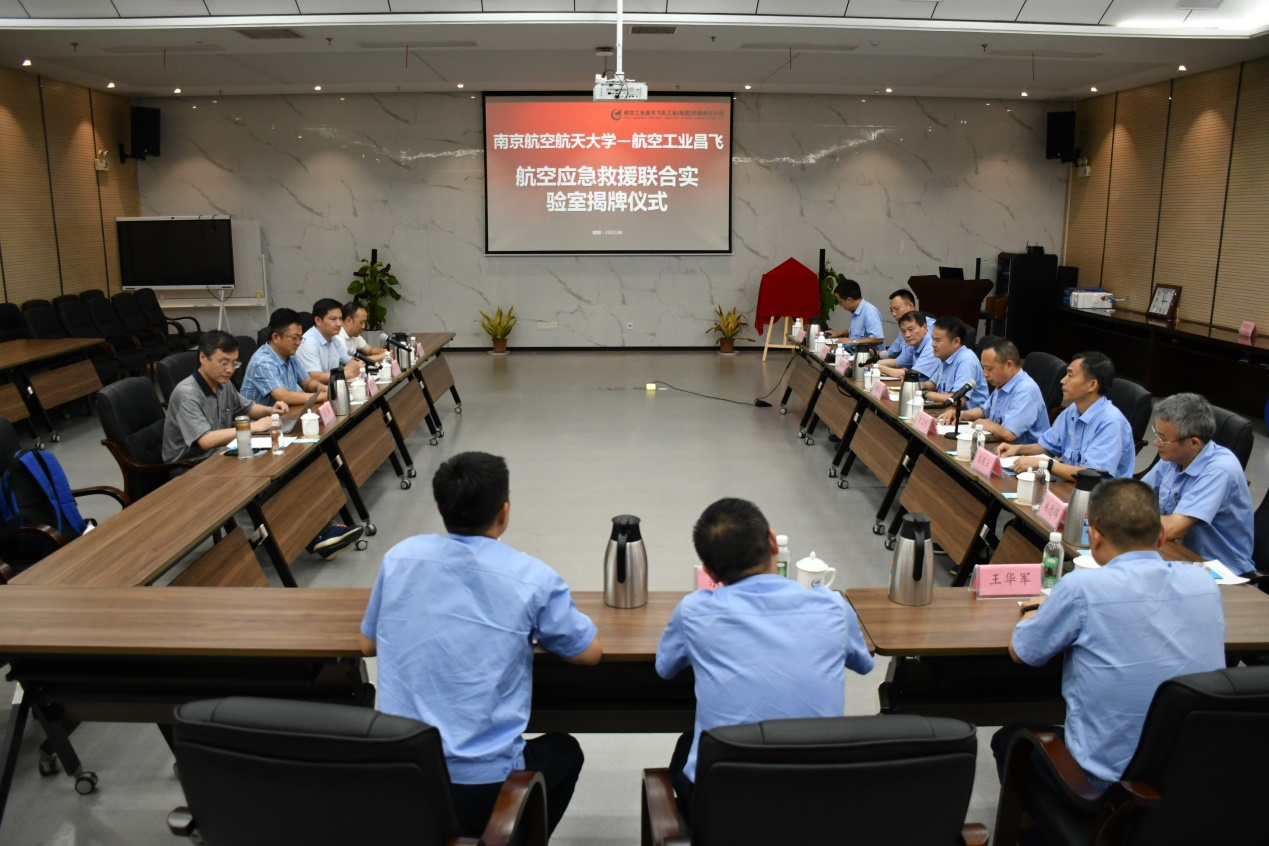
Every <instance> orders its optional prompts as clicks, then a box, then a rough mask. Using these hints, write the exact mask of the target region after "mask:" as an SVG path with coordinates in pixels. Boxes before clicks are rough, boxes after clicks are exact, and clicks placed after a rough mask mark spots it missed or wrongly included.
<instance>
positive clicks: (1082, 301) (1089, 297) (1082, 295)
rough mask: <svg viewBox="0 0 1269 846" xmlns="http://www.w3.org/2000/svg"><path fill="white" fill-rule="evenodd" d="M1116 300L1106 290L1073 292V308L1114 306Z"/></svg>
mask: <svg viewBox="0 0 1269 846" xmlns="http://www.w3.org/2000/svg"><path fill="white" fill-rule="evenodd" d="M1114 307H1115V301H1114V299H1113V297H1112V295H1111V294H1108V293H1107V292H1105V291H1076V292H1074V293H1073V294H1071V308H1114Z"/></svg>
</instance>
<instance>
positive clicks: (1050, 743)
mask: <svg viewBox="0 0 1269 846" xmlns="http://www.w3.org/2000/svg"><path fill="white" fill-rule="evenodd" d="M1018 734H1019V736H1020V737H1021V739H1022V740H1023V741H1024V742H1026V741H1029V742H1031V743H1032V744H1034V745H1035V747H1036V748H1037V749H1038V750H1039V751H1040V753H1041V763H1042V764H1043V765H1044V766H1045V768H1046V769H1048V771H1049V772H1050V773H1051V774H1052V775H1053V777H1054V780H1055V781H1056V782H1057V783H1058V784H1059V785H1060V786H1061V787H1062V789H1063V792H1064V793H1066V798H1067V799H1069V800H1070V801H1071V802H1073V803H1074V804H1075V805H1077V806H1078V807H1080V808H1082V809H1083V810H1085V811H1096V810H1097V809H1098V808H1100V807H1101V804H1102V801H1103V800H1104V797H1103V795H1102V792H1101V791H1100V790H1098V789H1097V788H1096V787H1093V784H1092V782H1090V781H1089V780H1088V774H1087V773H1085V772H1084V768H1083V767H1081V766H1080V765H1079V763H1078V762H1077V761H1076V760H1075V759H1074V758H1073V757H1071V751H1070V750H1069V749H1067V748H1066V744H1065V743H1063V742H1062V741H1061V740H1059V739H1058V736H1057V735H1056V734H1054V733H1053V732H1051V731H1024V732H1019V733H1018ZM1015 742H1018V741H1015Z"/></svg>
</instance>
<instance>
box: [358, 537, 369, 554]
mask: <svg viewBox="0 0 1269 846" xmlns="http://www.w3.org/2000/svg"><path fill="white" fill-rule="evenodd" d="M369 548H370V541H364V540H359V541H357V551H358V552H365V551H366V550H367V549H369Z"/></svg>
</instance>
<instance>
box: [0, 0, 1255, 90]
mask: <svg viewBox="0 0 1269 846" xmlns="http://www.w3.org/2000/svg"><path fill="white" fill-rule="evenodd" d="M1213 5H1215V6H1216V7H1217V8H1214V9H1213V8H1208V9H1201V10H1195V9H1178V8H1177V7H1178V6H1183V7H1193V6H1213ZM615 7H616V3H615V0H0V64H3V65H5V66H8V67H18V66H20V65H21V63H22V61H23V60H24V59H28V58H29V59H30V60H31V61H32V66H31V67H30V68H29V71H30V72H32V73H39V74H43V75H46V76H50V77H53V78H56V79H62V80H66V81H69V82H75V83H78V84H82V85H87V86H90V87H93V88H105V87H106V84H107V82H114V83H115V85H116V88H115V90H116V91H118V92H119V93H122V94H130V95H154V94H165V95H170V94H171V93H172V90H173V89H174V88H176V87H180V88H181V89H182V92H183V96H194V97H196V96H206V95H215V94H221V93H223V94H275V93H304V92H307V93H313V87H314V85H319V84H320V85H321V86H322V93H323V94H339V93H350V92H382V91H395V90H401V91H453V90H455V89H456V86H457V85H458V83H460V82H461V83H463V84H464V86H465V89H464V90H465V91H467V92H471V93H476V92H480V91H489V90H500V91H507V90H551V91H555V90H560V91H563V90H573V91H580V90H587V89H589V87H590V85H591V83H592V80H593V77H594V74H595V73H598V72H602V71H604V70H605V69H608V70H611V69H612V68H613V67H614V64H615V62H614V60H613V59H611V58H610V59H608V60H607V61H605V59H604V58H601V57H598V56H596V55H595V48H596V47H599V46H611V45H613V43H614V41H615V40H616V29H615V15H614V10H615ZM624 8H625V17H626V24H627V26H626V27H625V29H624V30H623V32H624V36H623V40H624V68H625V71H626V74H627V76H628V77H630V78H632V79H636V80H639V81H642V82H647V83H648V84H649V86H650V88H651V89H652V90H653V91H658V90H663V91H664V90H670V91H672V90H675V89H678V90H681V91H741V90H743V89H744V86H745V85H752V86H753V89H752V90H754V91H757V92H776V93H826V94H827V93H834V94H867V93H873V92H881V91H884V89H885V88H887V87H889V88H892V89H893V91H894V94H897V95H909V96H947V97H959V96H971V97H985V98H993V99H995V98H1015V97H1019V96H1020V95H1021V92H1022V91H1027V92H1028V94H1029V95H1030V97H1032V98H1040V99H1062V100H1070V99H1077V98H1081V97H1085V96H1089V95H1090V89H1091V88H1092V87H1093V86H1096V87H1097V88H1098V89H1099V90H1100V91H1101V92H1106V91H1113V90H1118V89H1121V88H1128V87H1132V86H1136V85H1143V84H1148V83H1151V82H1156V81H1159V80H1162V79H1167V78H1169V77H1172V76H1176V75H1177V74H1178V70H1177V66H1178V65H1179V64H1185V66H1186V67H1187V68H1188V72H1191V73H1192V72H1197V71H1201V70H1206V69H1210V68H1216V67H1223V66H1226V65H1230V64H1234V63H1237V62H1239V61H1244V60H1247V59H1252V58H1258V57H1261V56H1265V55H1269V36H1266V35H1261V33H1263V32H1266V31H1269V0H941V2H933V1H932V0H627V2H626V3H625V4H624ZM632 24H633V25H636V26H640V25H659V26H672V27H676V30H675V31H674V33H673V34H669V35H650V34H634V33H632V32H631V29H630V25H632ZM272 28H276V29H288V30H291V31H292V32H293V33H295V34H296V35H298V36H299V37H298V38H296V37H293V38H284V39H253V38H249V37H247V36H245V35H244V34H242V32H243V31H248V32H251V31H257V32H258V31H259V30H261V29H272Z"/></svg>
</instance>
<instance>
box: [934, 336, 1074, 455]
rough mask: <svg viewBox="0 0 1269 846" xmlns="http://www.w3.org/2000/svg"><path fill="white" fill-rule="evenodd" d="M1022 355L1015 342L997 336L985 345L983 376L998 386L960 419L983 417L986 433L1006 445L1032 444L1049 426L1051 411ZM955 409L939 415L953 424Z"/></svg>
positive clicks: (969, 419) (978, 418)
mask: <svg viewBox="0 0 1269 846" xmlns="http://www.w3.org/2000/svg"><path fill="white" fill-rule="evenodd" d="M1021 360H1022V356H1020V355H1019V354H1018V348H1017V347H1016V346H1014V343H1013V341H1009V340H1006V339H1004V338H998V339H996V340H995V341H992V342H991V343H989V344H987V345H986V346H985V347H983V352H982V364H983V376H984V377H986V379H987V384H988V385H991V386H992V387H993V388H995V390H994V391H992V394H991V396H989V397H988V398H987V404H986V405H985V406H982V407H979V408H967V409H965V410H964V411H963V412H961V422H965V421H969V422H971V423H972V422H973V421H975V420H981V421H982V425H983V430H984V431H985V432H987V434H989V435H992V436H994V437H995V438H996V439H998V440H1000V441H1003V442H1005V443H1007V444H1033V443H1035V442H1036V441H1038V440H1040V436H1041V435H1043V434H1044V433H1045V432H1046V431H1048V428H1049V412H1048V409H1046V408H1045V407H1044V395H1043V394H1041V393H1040V386H1039V385H1037V384H1036V383H1035V380H1034V379H1032V378H1031V377H1030V376H1029V375H1027V374H1026V373H1025V372H1024V371H1023V370H1022V367H1021V366H1020V364H1019V362H1020V361H1021ZM955 420H956V410H955V409H952V408H949V409H948V410H947V411H944V412H943V413H942V414H940V415H939V422H940V423H942V424H944V425H951V424H952V423H953V422H954V421H955Z"/></svg>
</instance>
